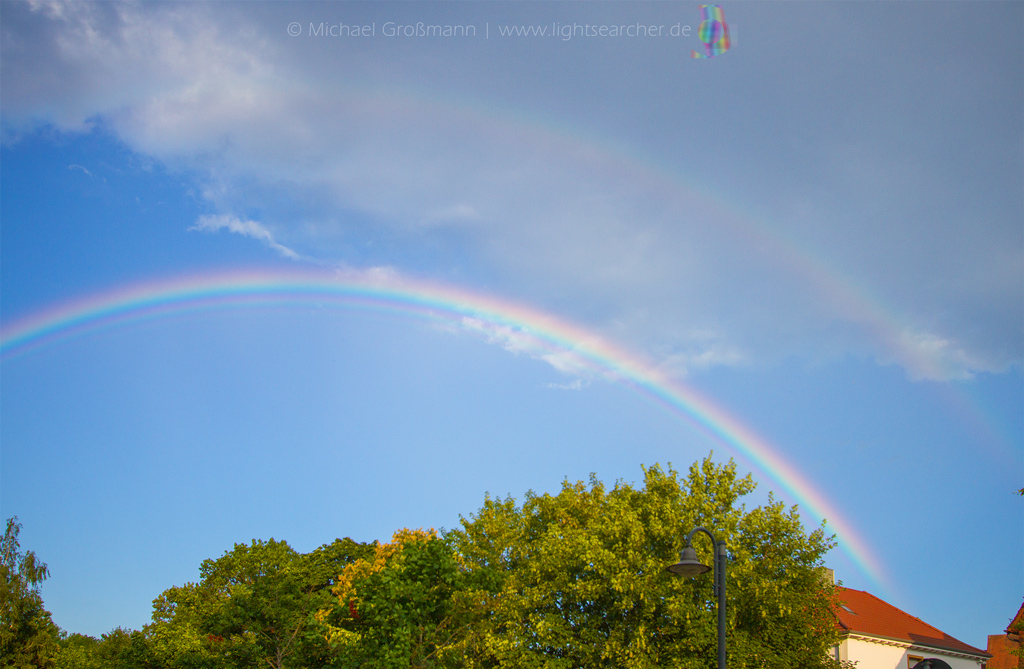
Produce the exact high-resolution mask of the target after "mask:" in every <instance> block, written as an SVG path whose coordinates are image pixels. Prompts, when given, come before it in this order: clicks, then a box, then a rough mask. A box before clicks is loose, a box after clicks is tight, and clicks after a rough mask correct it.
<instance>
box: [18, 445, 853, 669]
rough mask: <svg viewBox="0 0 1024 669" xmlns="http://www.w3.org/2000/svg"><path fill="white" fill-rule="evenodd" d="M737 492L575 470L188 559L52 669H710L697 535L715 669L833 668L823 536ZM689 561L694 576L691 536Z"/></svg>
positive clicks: (716, 480)
mask: <svg viewBox="0 0 1024 669" xmlns="http://www.w3.org/2000/svg"><path fill="white" fill-rule="evenodd" d="M754 488H755V484H754V482H753V480H752V478H751V477H750V476H749V475H748V476H739V475H738V474H737V472H736V466H735V464H734V463H733V462H731V461H730V462H728V463H726V464H719V463H715V462H714V461H713V460H712V459H711V458H710V457H708V458H706V459H705V460H704V461H702V462H699V463H695V464H693V465H692V466H691V467H690V468H689V469H688V470H687V472H686V473H685V474H680V473H679V472H677V471H676V470H674V469H672V468H671V467H668V468H662V467H660V466H657V465H656V466H653V467H650V468H646V469H644V477H643V481H642V482H641V483H639V484H631V483H626V482H622V481H619V482H616V483H615V484H614V485H612V486H610V487H609V486H607V485H605V484H604V483H602V482H601V481H600V480H598V479H597V478H596V477H594V476H592V477H591V479H590V480H589V481H588V482H584V481H576V482H571V481H568V480H566V481H565V482H564V483H563V485H562V488H561V490H560V491H559V492H557V493H552V494H549V493H544V494H535V493H533V492H529V493H527V494H526V495H525V497H524V498H523V500H522V501H521V502H517V501H516V500H514V499H512V498H510V497H507V498H504V499H501V498H490V497H487V498H486V499H485V501H484V504H483V506H482V507H481V508H480V509H479V510H477V511H476V512H475V513H473V514H471V515H469V516H467V517H464V518H462V520H461V523H460V526H459V527H457V528H455V529H452V530H449V531H440V532H438V531H435V530H410V529H402V530H399V531H397V532H396V533H395V534H394V537H393V538H392V540H391V541H390V542H388V543H377V542H374V543H372V544H360V543H357V542H355V541H353V540H351V539H338V540H336V541H334V542H333V543H331V544H324V545H323V546H321V547H320V548H318V549H316V550H314V551H312V552H310V553H299V552H298V551H296V550H294V549H293V548H292V547H291V546H289V545H288V544H287V543H286V542H285V541H279V540H275V539H270V540H266V541H263V540H253V541H252V542H251V543H248V544H245V543H239V544H235V545H234V547H233V548H232V549H231V550H228V551H225V553H224V554H223V555H222V556H220V557H219V558H216V559H209V560H205V561H204V562H203V563H202V565H201V566H200V569H199V580H198V581H197V582H195V583H186V584H185V585H182V586H175V587H171V588H169V589H167V590H166V591H164V592H163V593H162V594H161V595H160V596H159V597H157V599H156V600H154V602H153V622H152V623H151V624H149V625H147V626H145V628H143V629H142V630H137V631H132V630H122V629H117V630H114V631H112V632H110V633H109V634H105V635H103V637H102V638H101V639H92V638H91V637H83V636H81V635H72V636H70V637H67V636H66V637H64V638H63V640H62V641H61V652H60V654H59V655H58V656H57V658H56V660H57V661H56V664H57V667H58V669H72V667H74V668H75V669H92V668H93V667H95V668H99V667H113V668H115V669H122V668H123V669H133V668H143V667H144V668H146V669H157V668H168V669H170V668H176V669H177V668H180V669H186V668H188V669H204V668H211V669H212V668H217V669H220V668H225V669H227V668H235V667H266V668H267V669H285V668H288V669H302V668H304V667H336V668H338V669H348V668H354V667H363V668H366V669H407V668H408V669H414V668H415V669H426V668H438V669H440V668H449V667H451V668H454V667H465V668H467V669H475V668H488V669H490V668H501V667H508V668H512V667H515V668H516V669H519V668H526V669H530V668H538V669H539V668H542V667H543V668H546V669H547V668H550V669H577V668H588V669H589V668H593V669H603V668H605V667H608V668H610V667H616V668H620V667H621V668H625V669H654V668H657V667H686V668H691V669H704V668H711V667H714V666H715V664H716V660H717V654H716V646H717V635H716V630H717V628H716V620H717V618H716V615H717V614H716V607H717V600H716V598H715V597H714V596H713V593H712V580H713V579H712V578H711V577H710V575H707V576H704V577H697V578H683V577H679V576H675V575H673V574H670V573H669V572H667V570H666V566H667V565H669V564H672V563H673V562H675V561H676V559H677V558H678V556H679V553H680V551H681V550H682V548H683V544H684V541H685V535H686V533H687V532H688V531H689V530H691V529H693V528H694V527H697V526H703V527H706V528H709V529H710V530H711V531H712V532H713V533H714V534H715V536H716V537H717V538H719V539H724V540H725V541H726V543H727V547H728V551H727V558H726V559H727V563H728V586H727V588H726V594H727V601H728V606H727V611H728V616H727V646H728V655H729V666H730V667H734V668H736V669H743V668H747V667H750V668H754V667H757V668H765V669H775V668H779V669H782V668H786V669H789V668H791V667H808V668H824V667H835V666H837V665H836V663H835V661H834V660H833V659H831V658H830V656H829V655H830V654H829V650H830V648H831V646H832V645H833V644H835V643H837V642H838V636H837V635H838V631H837V629H836V626H835V624H834V617H833V613H832V612H833V607H834V606H835V595H836V591H835V586H834V585H833V583H832V581H831V579H824V578H822V571H821V567H822V560H823V557H824V555H825V554H826V553H827V552H828V550H829V549H830V548H832V546H833V545H834V541H833V538H832V537H830V536H828V535H827V534H826V532H825V527H824V524H823V525H822V526H821V527H817V528H814V529H813V530H811V531H806V530H805V529H804V527H803V525H802V523H801V520H800V517H799V515H798V513H797V509H796V507H786V506H785V505H784V504H782V503H781V502H779V501H776V500H775V499H774V498H773V497H772V496H771V495H769V496H768V501H767V503H765V504H763V505H761V506H757V507H755V508H752V509H748V508H747V507H746V506H745V505H744V504H743V499H744V498H745V497H746V496H747V495H749V494H750V493H751V492H752V491H753V490H754ZM9 534H10V532H9ZM15 534H16V533H15ZM694 547H695V549H696V550H697V553H698V556H699V557H700V558H701V560H702V561H703V562H705V563H707V564H710V563H711V562H712V557H711V555H712V548H713V547H712V546H711V544H710V542H709V541H707V540H706V537H703V536H702V535H698V536H697V537H696V538H695V541H694ZM29 555H31V554H29ZM5 564H6V562H5ZM19 564H28V565H37V563H36V562H34V556H33V557H32V558H31V560H30V561H29V562H27V563H25V562H24V560H23V561H22V563H19ZM32 568H34V569H36V571H35V572H31V573H34V574H35V576H34V578H36V581H26V582H29V583H37V582H38V580H39V578H41V577H43V576H45V566H44V567H42V569H43V571H39V567H38V565H37V566H35V567H32ZM25 569H28V570H29V571H26V572H25V573H29V572H30V571H31V569H29V568H28V567H25ZM23 571H24V569H23ZM40 605H41V601H40ZM47 620H48V618H47Z"/></svg>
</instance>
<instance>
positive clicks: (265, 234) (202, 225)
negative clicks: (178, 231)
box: [189, 214, 299, 260]
mask: <svg viewBox="0 0 1024 669" xmlns="http://www.w3.org/2000/svg"><path fill="white" fill-rule="evenodd" d="M189 230H196V231H200V232H217V231H218V230H227V231H229V232H233V233H235V234H238V235H243V236H245V237H252V238H253V239H258V240H260V241H261V242H263V243H264V244H266V245H267V246H269V247H270V248H272V249H274V250H275V251H277V252H278V253H280V254H281V255H283V256H284V257H286V258H291V259H292V260H298V259H299V254H298V253H296V252H295V251H292V250H291V249H290V248H288V247H287V246H283V245H281V244H278V243H277V242H276V241H274V236H273V235H272V234H271V233H270V230H267V228H266V227H264V226H263V225H261V224H259V223H257V222H256V221H250V220H244V221H243V220H242V219H240V218H238V217H236V216H232V215H230V214H219V215H209V214H207V215H203V216H200V217H199V219H198V220H197V221H196V223H195V225H193V226H192V227H190V228H189Z"/></svg>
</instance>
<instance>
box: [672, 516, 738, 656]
mask: <svg viewBox="0 0 1024 669" xmlns="http://www.w3.org/2000/svg"><path fill="white" fill-rule="evenodd" d="M697 532H703V533H704V534H706V535H708V539H711V544H712V546H714V548H715V573H714V577H715V583H714V587H713V589H712V592H714V594H716V595H717V596H718V669H726V667H725V540H724V539H723V540H721V541H718V540H716V539H715V537H714V535H712V534H711V532H709V531H707V530H706V529H704V528H703V527H695V528H693V529H692V530H690V533H689V534H687V535H686V548H684V549H683V552H682V553H680V555H679V562H677V563H675V564H674V565H671V566H669V567H666V569H668V570H669V571H670V572H672V573H673V574H677V575H679V576H699V575H700V574H703V573H704V572H706V571H708V570H710V569H711V567H709V566H707V565H706V564H702V563H701V562H700V561H699V560H698V559H697V551H695V550H693V544H692V543H691V542H692V540H693V535H694V534H696V533H697Z"/></svg>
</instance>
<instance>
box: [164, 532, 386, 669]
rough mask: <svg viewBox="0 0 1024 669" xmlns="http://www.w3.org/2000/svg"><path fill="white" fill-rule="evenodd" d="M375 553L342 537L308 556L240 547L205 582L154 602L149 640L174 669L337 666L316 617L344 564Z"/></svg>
mask: <svg viewBox="0 0 1024 669" xmlns="http://www.w3.org/2000/svg"><path fill="white" fill-rule="evenodd" d="M367 550H372V547H369V548H368V547H366V546H364V545H363V544H358V543H356V542H354V541H352V540H351V539H338V540H335V541H334V542H333V543H331V544H325V545H323V546H321V547H320V548H318V549H316V550H315V551H312V552H311V553H307V554H302V553H298V552H297V551H295V550H294V549H293V548H291V547H290V546H289V545H288V544H287V542H284V541H276V540H274V539H270V540H269V541H261V540H255V539H254V540H253V541H252V543H251V544H235V546H234V548H233V549H232V550H230V551H226V552H225V553H224V555H222V556H221V557H219V558H217V559H216V560H205V561H203V563H202V565H201V567H200V576H201V578H200V581H199V582H198V583H186V584H185V585H183V586H175V587H172V588H169V589H167V590H166V591H164V592H163V593H162V594H161V595H160V597H158V598H157V599H156V600H154V602H153V623H152V624H151V625H148V626H147V627H146V630H145V633H146V639H147V641H148V644H149V647H150V649H151V651H152V653H153V657H154V658H156V661H157V662H158V663H160V664H162V665H164V666H168V667H182V668H184V667H190V668H192V667H194V668H196V669H202V668H211V669H212V668H215V667H258V666H264V667H266V666H269V667H273V668H274V669H284V668H285V667H290V668H293V669H295V668H299V667H320V666H324V665H326V664H327V663H328V662H329V661H330V647H329V646H328V644H327V640H326V634H327V630H326V628H325V627H324V625H323V624H322V623H321V622H320V621H319V620H318V619H317V617H316V615H315V614H316V612H317V611H318V610H320V609H322V608H325V607H329V606H330V605H331V604H332V602H333V598H332V596H331V593H330V587H331V586H332V585H333V583H334V580H335V579H336V578H337V575H338V574H340V573H341V572H342V570H343V569H344V567H345V565H346V564H348V563H350V562H352V561H353V560H355V559H357V558H358V557H359V556H361V555H363V554H364V553H365V552H366V551H367Z"/></svg>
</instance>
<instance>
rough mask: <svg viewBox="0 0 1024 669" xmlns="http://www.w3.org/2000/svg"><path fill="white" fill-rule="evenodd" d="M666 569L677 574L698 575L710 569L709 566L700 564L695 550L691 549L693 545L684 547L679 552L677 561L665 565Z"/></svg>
mask: <svg viewBox="0 0 1024 669" xmlns="http://www.w3.org/2000/svg"><path fill="white" fill-rule="evenodd" d="M666 569H668V570H669V571H670V572H672V573H673V574H677V575H679V576H699V575H701V574H703V573H704V572H707V571H711V567H709V566H707V565H706V564H702V563H701V562H700V560H698V559H697V551H695V550H693V546H687V547H686V548H684V549H683V552H682V553H680V554H679V562H677V563H675V564H674V565H671V566H670V567H666Z"/></svg>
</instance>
